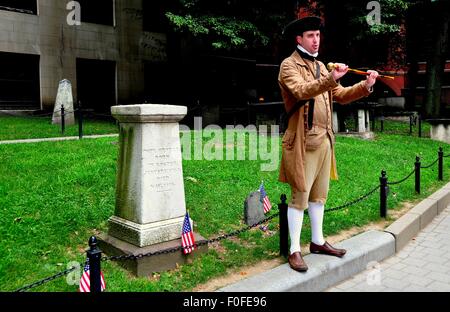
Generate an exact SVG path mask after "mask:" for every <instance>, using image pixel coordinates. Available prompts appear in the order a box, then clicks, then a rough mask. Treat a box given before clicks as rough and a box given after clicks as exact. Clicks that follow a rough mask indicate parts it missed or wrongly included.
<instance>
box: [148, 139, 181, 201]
mask: <svg viewBox="0 0 450 312" xmlns="http://www.w3.org/2000/svg"><path fill="white" fill-rule="evenodd" d="M179 152H180V151H179V148H175V147H157V148H147V149H145V150H144V159H143V165H144V168H145V170H144V176H145V177H146V178H147V179H148V181H149V184H147V186H148V187H149V189H150V190H151V191H153V192H156V193H168V192H172V191H173V190H174V189H175V187H176V186H177V183H176V182H175V179H174V178H175V177H177V176H178V174H180V173H181V172H182V168H181V160H175V159H176V158H177V157H175V156H176V155H177V154H178V153H179Z"/></svg>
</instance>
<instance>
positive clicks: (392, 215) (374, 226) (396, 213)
mask: <svg viewBox="0 0 450 312" xmlns="http://www.w3.org/2000/svg"><path fill="white" fill-rule="evenodd" d="M418 202H419V201H417V202H405V203H403V205H402V208H400V209H397V210H389V212H388V214H389V220H380V221H377V222H371V223H369V224H367V225H365V226H362V227H353V228H351V229H348V230H344V231H341V232H340V233H339V234H336V235H331V236H327V237H326V240H327V241H328V242H329V243H330V244H332V245H333V244H336V243H339V242H341V241H343V240H346V239H349V238H350V237H353V236H355V235H358V234H360V233H363V232H366V231H369V230H379V231H383V230H384V229H385V228H386V227H388V226H389V225H390V224H391V223H392V222H394V221H395V220H397V219H398V218H400V217H401V216H403V215H404V214H405V213H406V212H408V211H409V210H410V209H411V208H412V207H414V206H415V205H416V204H417V203H418ZM219 246H220V245H219ZM219 246H216V248H220V247H219ZM222 252H224V250H222ZM302 254H303V255H307V254H309V245H305V244H304V246H302ZM284 263H286V259H284V258H282V257H277V258H275V259H271V260H263V261H261V262H258V263H255V264H252V265H249V266H245V267H242V268H239V269H236V270H230V271H229V272H227V275H226V276H221V277H217V278H214V279H211V280H209V281H208V282H206V283H204V284H201V285H198V286H197V287H195V288H194V289H193V291H196V292H210V291H215V290H217V289H219V288H222V287H225V286H227V285H230V284H233V283H236V282H238V281H240V280H243V279H245V278H248V277H250V276H253V275H256V274H259V273H262V272H265V271H267V270H270V269H273V268H275V267H277V266H280V265H282V264H284Z"/></svg>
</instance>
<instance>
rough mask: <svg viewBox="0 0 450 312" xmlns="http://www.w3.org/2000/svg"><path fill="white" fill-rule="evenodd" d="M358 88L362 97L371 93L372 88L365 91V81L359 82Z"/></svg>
mask: <svg viewBox="0 0 450 312" xmlns="http://www.w3.org/2000/svg"><path fill="white" fill-rule="evenodd" d="M360 87H361V90H362V92H363V94H364V96H368V95H370V94H371V93H372V92H373V87H370V89H367V87H366V81H365V80H363V81H361V82H360Z"/></svg>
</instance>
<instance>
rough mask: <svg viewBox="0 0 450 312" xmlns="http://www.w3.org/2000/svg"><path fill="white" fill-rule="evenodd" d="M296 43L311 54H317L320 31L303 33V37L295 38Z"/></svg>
mask: <svg viewBox="0 0 450 312" xmlns="http://www.w3.org/2000/svg"><path fill="white" fill-rule="evenodd" d="M297 43H298V44H300V45H301V46H302V47H303V48H305V50H306V51H308V52H309V53H311V54H314V53H317V52H319V47H320V30H309V31H305V32H304V33H303V36H297Z"/></svg>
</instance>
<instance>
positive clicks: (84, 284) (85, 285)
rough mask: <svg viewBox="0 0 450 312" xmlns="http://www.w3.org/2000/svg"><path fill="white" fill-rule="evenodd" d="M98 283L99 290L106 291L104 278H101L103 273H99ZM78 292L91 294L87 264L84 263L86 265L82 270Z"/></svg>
mask: <svg viewBox="0 0 450 312" xmlns="http://www.w3.org/2000/svg"><path fill="white" fill-rule="evenodd" d="M100 283H101V289H102V291H104V290H105V289H106V283H105V277H104V276H103V272H100ZM80 292H91V280H90V277H89V262H88V261H86V265H85V266H84V269H83V275H82V276H81V279H80Z"/></svg>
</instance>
